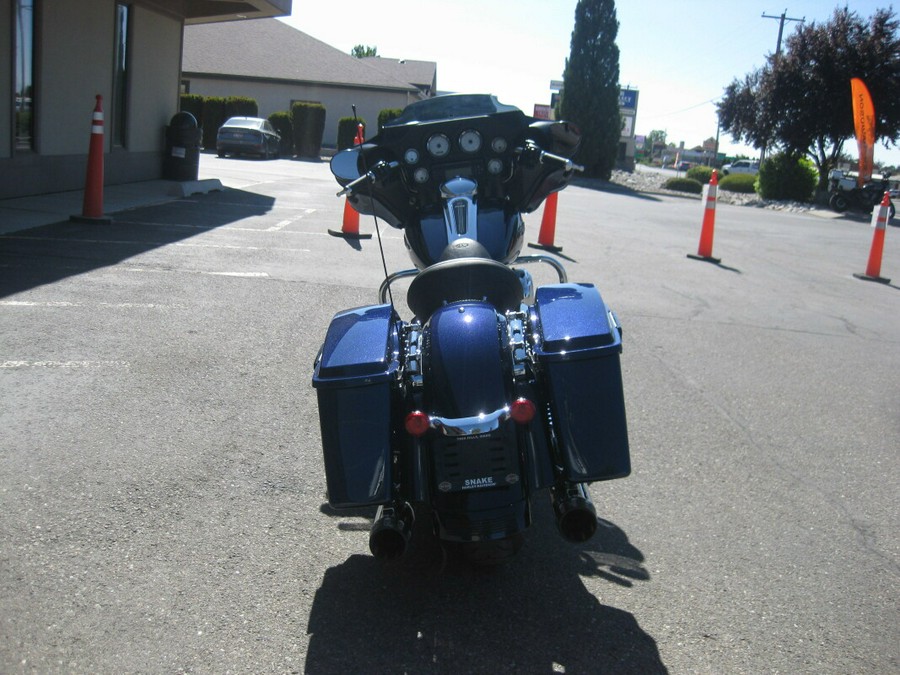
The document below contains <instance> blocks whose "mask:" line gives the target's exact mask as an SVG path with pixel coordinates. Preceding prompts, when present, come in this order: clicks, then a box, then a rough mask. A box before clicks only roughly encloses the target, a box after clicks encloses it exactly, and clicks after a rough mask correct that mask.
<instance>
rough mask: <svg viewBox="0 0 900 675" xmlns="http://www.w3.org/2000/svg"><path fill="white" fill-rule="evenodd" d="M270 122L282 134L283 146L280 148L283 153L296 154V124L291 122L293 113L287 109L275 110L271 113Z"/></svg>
mask: <svg viewBox="0 0 900 675" xmlns="http://www.w3.org/2000/svg"><path fill="white" fill-rule="evenodd" d="M269 122H271V123H272V126H273V127H275V131H277V132H278V135H279V136H281V147H280V148H279V150H280V151H281V154H286V155H292V154H294V153H293V146H294V125H293V124H292V123H291V113H289V112H288V111H287V110H282V111H279V112H273V113H272V114H271V115H269Z"/></svg>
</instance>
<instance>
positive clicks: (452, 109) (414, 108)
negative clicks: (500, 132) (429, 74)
mask: <svg viewBox="0 0 900 675" xmlns="http://www.w3.org/2000/svg"><path fill="white" fill-rule="evenodd" d="M515 111H518V112H521V111H520V110H519V109H518V108H516V107H515V106H512V105H506V104H505V103H500V101H498V100H497V97H496V96H494V95H493V94H446V95H444V96H435V97H433V98H427V99H425V100H423V101H416V102H415V103H411V104H409V105H408V106H406V108H404V109H403V112H402V113H401V114H400V116H399V117H395V118H394V119H392V120H391V121H389V122H387V123H386V124H385V125H384V126H386V127H391V126H401V125H404V124H412V123H415V122H434V121H437V120H449V119H457V118H460V117H479V116H482V115H493V114H495V113H503V112H515Z"/></svg>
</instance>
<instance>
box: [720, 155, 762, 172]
mask: <svg viewBox="0 0 900 675" xmlns="http://www.w3.org/2000/svg"><path fill="white" fill-rule="evenodd" d="M730 173H750V174H753V175H756V174H758V173H759V162H755V161H753V160H751V159H739V160H737V161H734V162H732V163H731V164H726V165H725V166H723V167H722V175H723V176H727V175H728V174H730Z"/></svg>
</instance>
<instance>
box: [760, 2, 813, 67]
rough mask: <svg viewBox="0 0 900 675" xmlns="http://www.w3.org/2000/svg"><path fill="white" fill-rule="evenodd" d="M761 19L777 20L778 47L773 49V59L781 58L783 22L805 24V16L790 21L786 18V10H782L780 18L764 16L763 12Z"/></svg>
mask: <svg viewBox="0 0 900 675" xmlns="http://www.w3.org/2000/svg"><path fill="white" fill-rule="evenodd" d="M762 18H763V19H779V24H778V45H777V46H776V47H775V57H776V58H777V57H779V56H781V36H782V35H784V22H785V21H799V22H800V23H805V22H806V17H805V16H804V17H803V18H802V19H792V18H790V17H789V16H787V10H784V11H783V12H782V13H781V16H770V15H768V14H766V13H765V12H763V15H762Z"/></svg>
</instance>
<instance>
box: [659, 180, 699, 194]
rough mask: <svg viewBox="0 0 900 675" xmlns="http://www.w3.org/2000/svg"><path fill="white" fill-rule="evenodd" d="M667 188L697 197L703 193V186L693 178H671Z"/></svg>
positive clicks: (667, 182) (666, 185)
mask: <svg viewBox="0 0 900 675" xmlns="http://www.w3.org/2000/svg"><path fill="white" fill-rule="evenodd" d="M665 188H666V189H667V190H675V191H676V192H691V193H693V194H695V195H699V194H700V193H701V192H703V184H702V183H700V181H696V180H694V179H693V178H670V179H669V180H667V181H666V184H665Z"/></svg>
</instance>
